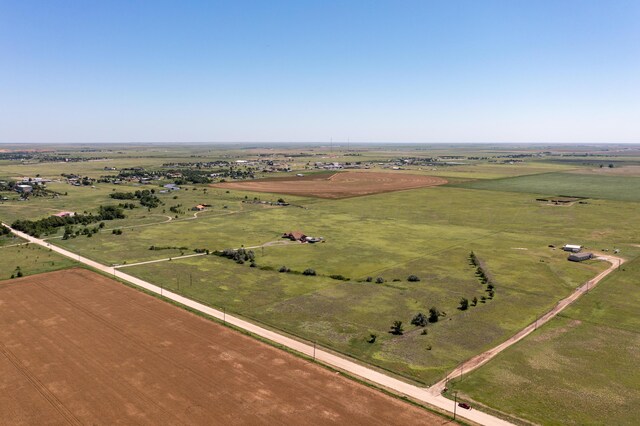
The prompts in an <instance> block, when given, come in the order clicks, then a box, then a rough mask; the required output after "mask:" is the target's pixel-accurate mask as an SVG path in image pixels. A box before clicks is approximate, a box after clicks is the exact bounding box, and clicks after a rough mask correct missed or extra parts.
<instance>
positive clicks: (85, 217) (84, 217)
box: [11, 206, 125, 238]
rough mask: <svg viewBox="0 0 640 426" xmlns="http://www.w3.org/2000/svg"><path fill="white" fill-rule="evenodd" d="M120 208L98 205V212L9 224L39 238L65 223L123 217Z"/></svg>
mask: <svg viewBox="0 0 640 426" xmlns="http://www.w3.org/2000/svg"><path fill="white" fill-rule="evenodd" d="M124 217H125V215H124V213H123V211H122V208H120V207H118V206H100V207H98V214H95V215H94V214H91V213H89V214H76V215H74V216H65V217H58V216H49V217H46V218H44V219H38V220H26V219H18V220H16V221H15V222H13V223H12V224H11V227H12V228H14V229H17V230H18V231H22V232H24V233H27V234H29V235H31V236H33V237H36V238H39V237H40V236H41V235H49V234H53V233H55V232H56V231H57V230H58V228H61V227H63V226H65V227H66V226H67V225H84V226H87V225H90V224H92V223H96V222H101V221H104V220H114V219H124Z"/></svg>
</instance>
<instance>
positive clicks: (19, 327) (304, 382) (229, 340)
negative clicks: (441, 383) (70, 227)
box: [0, 269, 447, 425]
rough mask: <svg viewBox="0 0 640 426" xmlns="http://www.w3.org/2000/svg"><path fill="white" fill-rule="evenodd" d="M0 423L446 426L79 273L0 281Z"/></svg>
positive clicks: (147, 298)
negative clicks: (378, 425)
mask: <svg viewBox="0 0 640 426" xmlns="http://www.w3.org/2000/svg"><path fill="white" fill-rule="evenodd" d="M0 407H1V410H0V412H1V414H0V424H12V425H15V424H37V425H41V424H63V423H73V424H115V423H121V424H153V425H157V424H198V425H204V424H224V425H230V424H231V425H233V424H270V425H272V424H292V425H293V424H295V425H312V424H313V425H316V424H336V423H338V424H349V425H356V424H362V425H371V424H384V425H387V424H445V423H447V422H446V421H445V420H444V419H442V418H440V417H438V416H436V415H434V414H431V413H429V412H426V411H423V410H421V409H419V408H417V407H414V406H411V405H408V404H406V403H404V402H402V401H399V400H396V399H394V398H391V397H389V396H386V395H384V394H382V393H380V392H378V391H375V390H373V389H370V388H368V387H366V386H363V385H360V384H358V383H355V382H353V381H351V380H348V379H346V378H344V377H342V376H340V375H338V374H335V373H332V372H330V371H328V370H326V369H324V368H321V367H319V366H317V365H315V364H313V363H310V362H307V361H305V360H303V359H300V358H297V357H295V356H293V355H291V354H288V353H286V352H284V351H281V350H279V349H276V348H273V347H271V346H269V345H267V344H264V343H261V342H259V341H256V340H254V339H253V338H250V337H248V336H245V335H243V334H240V333H237V332H235V331H233V330H230V329H228V328H226V327H223V326H221V325H218V324H216V323H213V322H211V321H208V320H205V319H203V318H200V317H198V316H196V315H194V314H191V313H189V312H187V311H184V310H182V309H180V308H177V307H175V306H172V305H170V304H168V303H165V302H162V301H160V300H158V299H156V298H153V297H151V296H148V295H146V294H144V293H141V292H138V291H136V290H133V289H131V288H128V287H126V286H124V285H122V284H119V283H117V282H115V281H112V280H110V279H109V278H106V277H104V276H102V275H98V274H95V273H92V272H89V271H86V270H83V269H72V270H67V271H58V272H52V273H47V274H41V275H35V276H30V277H26V278H20V279H15V280H10V281H4V282H0Z"/></svg>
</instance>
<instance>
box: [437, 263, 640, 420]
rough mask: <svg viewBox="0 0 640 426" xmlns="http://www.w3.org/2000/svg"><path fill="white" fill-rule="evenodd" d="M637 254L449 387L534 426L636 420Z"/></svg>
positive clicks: (639, 402) (639, 414) (639, 403)
mask: <svg viewBox="0 0 640 426" xmlns="http://www.w3.org/2000/svg"><path fill="white" fill-rule="evenodd" d="M638 276H640V259H636V260H634V261H632V262H628V263H625V264H624V265H622V270H621V271H620V272H616V273H614V274H612V275H611V276H609V277H607V278H606V279H605V280H603V281H602V282H601V283H600V284H599V286H598V287H596V288H595V289H594V290H592V291H591V292H590V293H588V294H587V295H585V296H583V297H582V298H581V299H580V300H578V301H577V302H576V303H575V304H574V305H573V306H570V307H569V308H568V309H567V310H565V311H564V312H563V313H562V314H560V315H559V316H558V317H556V318H555V319H553V320H552V321H551V322H549V323H548V324H547V325H545V326H544V327H541V328H540V329H539V330H537V331H536V332H535V333H534V334H533V335H531V336H530V337H528V338H527V339H525V340H523V341H522V342H519V343H518V344H516V345H514V346H512V347H511V348H509V349H508V350H506V351H505V352H503V353H502V354H500V355H498V356H497V357H496V358H495V359H494V360H492V361H490V362H489V363H488V364H486V365H485V366H483V367H481V368H480V369H479V370H476V371H474V372H472V373H470V374H469V375H468V376H466V377H464V378H463V379H462V381H460V382H454V383H453V384H452V385H451V386H450V387H451V388H452V389H456V390H459V391H460V392H461V393H464V396H465V397H468V398H470V399H473V400H476V401H479V402H481V403H483V404H486V405H488V406H491V407H495V408H496V409H499V410H501V411H505V412H509V413H514V414H517V415H518V416H520V417H523V418H526V419H528V420H530V421H532V422H535V423H540V424H566V425H584V424H616V425H635V424H637V422H638V418H640V388H639V387H638V383H640V370H639V369H638V368H637V366H638V363H639V362H640V353H639V352H638V348H639V347H640V317H638V314H637V313H638V309H637V307H638V304H639V303H640V284H639V283H638Z"/></svg>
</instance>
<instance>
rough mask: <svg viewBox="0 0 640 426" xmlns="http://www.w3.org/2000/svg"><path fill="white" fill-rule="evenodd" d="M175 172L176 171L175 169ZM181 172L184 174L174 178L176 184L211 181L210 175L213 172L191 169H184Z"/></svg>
mask: <svg viewBox="0 0 640 426" xmlns="http://www.w3.org/2000/svg"><path fill="white" fill-rule="evenodd" d="M173 172H176V171H175V170H174V171H173ZM179 172H180V173H181V174H182V176H181V177H179V178H176V179H175V180H174V183H175V184H176V185H185V184H187V183H194V184H196V183H211V177H209V174H210V173H211V172H207V171H200V170H191V169H183V170H179Z"/></svg>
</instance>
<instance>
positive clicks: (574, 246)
mask: <svg viewBox="0 0 640 426" xmlns="http://www.w3.org/2000/svg"><path fill="white" fill-rule="evenodd" d="M562 250H564V251H570V252H573V253H578V252H579V251H580V250H582V246H580V245H577V244H565V245H564V246H562Z"/></svg>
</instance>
